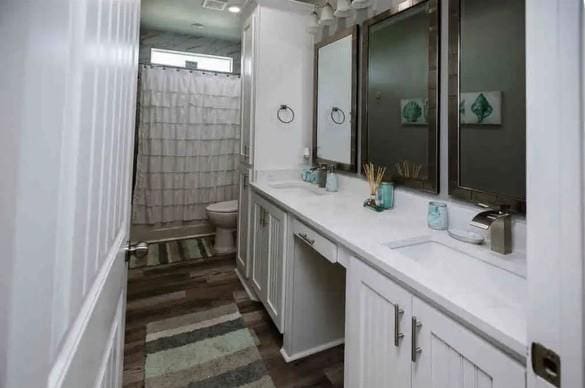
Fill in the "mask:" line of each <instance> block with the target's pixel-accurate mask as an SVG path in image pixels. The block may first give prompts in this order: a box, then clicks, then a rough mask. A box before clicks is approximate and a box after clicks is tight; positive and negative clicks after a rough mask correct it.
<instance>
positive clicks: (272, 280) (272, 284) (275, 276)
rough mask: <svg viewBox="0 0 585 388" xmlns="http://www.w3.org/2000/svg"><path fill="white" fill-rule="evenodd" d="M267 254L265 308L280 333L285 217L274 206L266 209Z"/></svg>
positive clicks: (282, 301)
mask: <svg viewBox="0 0 585 388" xmlns="http://www.w3.org/2000/svg"><path fill="white" fill-rule="evenodd" d="M268 212H269V213H268V225H267V228H268V253H267V264H268V268H267V275H268V285H267V288H266V307H267V310H268V313H269V314H270V315H271V316H272V320H273V321H274V324H275V325H276V327H277V328H278V329H279V330H280V331H281V332H282V328H283V325H282V321H283V317H282V312H283V303H284V300H283V288H284V285H283V280H282V279H283V270H284V258H285V256H286V255H285V241H286V215H285V213H284V212H283V211H281V210H280V209H277V208H275V207H274V206H269V207H268Z"/></svg>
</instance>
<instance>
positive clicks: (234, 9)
mask: <svg viewBox="0 0 585 388" xmlns="http://www.w3.org/2000/svg"><path fill="white" fill-rule="evenodd" d="M227 10H228V11H230V12H231V13H240V11H241V10H242V9H241V8H240V7H238V6H237V5H230V6H229V7H228V9H227Z"/></svg>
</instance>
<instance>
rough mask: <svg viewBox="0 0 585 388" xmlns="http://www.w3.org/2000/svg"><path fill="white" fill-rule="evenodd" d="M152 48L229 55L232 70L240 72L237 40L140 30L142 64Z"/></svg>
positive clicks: (239, 52) (145, 63) (239, 44)
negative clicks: (232, 63) (232, 66)
mask: <svg viewBox="0 0 585 388" xmlns="http://www.w3.org/2000/svg"><path fill="white" fill-rule="evenodd" d="M153 48H158V49H165V50H175V51H186V52H190V53H197V54H206V55H218V56H222V57H231V58H232V59H233V60H234V70H233V72H234V73H236V74H239V73H240V61H241V60H240V58H241V51H242V45H241V43H240V41H239V40H227V39H219V38H211V37H208V36H200V35H196V34H181V33H176V32H170V31H158V30H151V29H143V30H141V31H140V51H139V60H138V61H139V63H141V64H144V65H149V64H150V50H151V49H153Z"/></svg>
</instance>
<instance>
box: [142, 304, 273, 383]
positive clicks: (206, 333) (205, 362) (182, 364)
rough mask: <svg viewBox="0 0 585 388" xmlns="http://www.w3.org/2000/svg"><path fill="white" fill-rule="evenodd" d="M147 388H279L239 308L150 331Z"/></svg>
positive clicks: (194, 316) (162, 323)
mask: <svg viewBox="0 0 585 388" xmlns="http://www.w3.org/2000/svg"><path fill="white" fill-rule="evenodd" d="M145 349H146V362H145V371H144V373H145V376H144V377H145V383H146V384H145V386H146V388H178V387H189V388H220V387H221V388H231V387H245V388H274V383H273V382H272V379H271V378H270V376H269V375H268V371H267V370H266V367H265V365H264V362H263V361H262V359H261V357H260V353H259V352H258V349H257V347H256V341H255V337H253V336H252V334H251V332H250V330H248V329H247V328H246V327H245V325H244V322H243V320H242V317H241V315H240V312H239V311H238V308H237V307H236V305H235V304H233V303H232V304H228V305H224V306H220V307H216V308H214V309H211V310H205V311H202V312H198V313H192V314H187V315H182V316H179V317H173V318H169V319H165V320H163V321H157V322H151V323H149V324H148V325H147V326H146V347H145Z"/></svg>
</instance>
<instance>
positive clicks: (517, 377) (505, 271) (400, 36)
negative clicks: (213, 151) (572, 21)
mask: <svg viewBox="0 0 585 388" xmlns="http://www.w3.org/2000/svg"><path fill="white" fill-rule="evenodd" d="M469 1H471V0H469ZM469 1H467V0H466V1H464V2H463V3H462V4H464V9H463V11H465V12H461V15H462V16H461V17H462V18H463V19H461V20H460V19H458V17H459V16H458V15H460V14H459V8H457V7H459V5H458V4H459V3H457V2H450V3H449V6H450V7H451V8H452V9H451V11H452V13H451V20H450V26H451V27H452V28H458V25H457V23H458V22H459V21H460V22H461V23H463V24H465V26H464V27H465V28H468V29H469V28H470V24H469V23H472V22H477V20H478V19H476V18H473V17H468V16H466V15H468V14H469V13H470V12H471V11H473V10H474V8H472V7H471V5H472V3H473V1H471V3H469ZM441 4H442V3H440V2H437V1H434V0H415V1H406V2H403V3H397V4H395V5H394V6H392V7H390V9H388V10H387V11H384V12H381V13H379V14H377V15H374V16H373V17H371V18H370V19H367V20H366V21H365V22H364V23H363V24H361V26H360V27H359V28H358V27H353V28H348V29H344V30H342V31H337V32H336V33H334V34H331V35H330V36H328V37H322V39H321V41H320V42H318V43H316V44H315V46H314V57H315V63H314V74H313V79H314V90H313V96H314V98H313V103H314V107H313V112H312V115H313V136H312V144H310V145H311V146H312V147H311V148H312V150H313V153H312V161H313V164H315V165H316V164H319V163H327V164H331V165H335V166H337V167H338V168H339V169H340V170H343V171H345V172H354V173H359V171H360V168H359V166H360V165H361V162H373V163H375V164H376V165H378V166H382V167H385V168H386V169H385V172H386V174H385V175H384V179H385V180H387V181H389V180H391V181H392V182H394V183H396V184H397V186H401V187H398V188H397V190H396V192H395V196H394V202H395V206H394V208H393V209H391V210H386V211H383V212H376V211H373V210H371V209H369V208H366V207H364V206H363V203H364V200H365V199H367V198H368V194H370V191H369V190H368V186H367V183H366V182H365V180H363V179H362V178H361V177H359V176H357V175H342V176H340V181H339V186H340V190H339V192H327V191H325V190H324V189H319V188H317V186H316V185H312V184H309V183H306V182H303V181H301V179H300V176H301V170H302V166H301V156H302V155H303V152H302V149H303V148H304V147H303V145H306V144H307V142H303V138H302V135H303V133H305V135H306V134H307V128H308V127H303V126H302V125H301V126H300V127H294V124H293V126H289V124H286V123H284V124H283V123H282V121H281V122H280V123H278V122H276V121H275V118H279V119H280V116H279V114H280V113H279V114H275V112H270V111H269V110H270V109H274V107H275V102H279V103H280V101H276V100H278V99H280V97H281V96H280V95H279V96H278V98H277V99H274V98H272V99H268V98H266V97H269V96H268V95H265V96H262V95H258V94H256V95H254V94H252V95H251V97H250V101H251V108H250V107H246V78H245V77H246V68H245V66H244V70H243V72H244V73H243V77H244V81H243V84H242V85H243V87H244V91H243V96H244V101H243V104H244V105H243V112H244V114H243V120H244V122H243V125H244V127H246V126H249V128H248V129H245V130H244V131H243V136H244V139H243V140H242V163H244V164H245V168H243V169H242V177H241V190H240V228H239V251H238V259H237V263H238V265H237V273H238V276H239V277H240V279H241V281H242V284H243V285H244V286H245V287H246V289H247V290H248V292H249V293H250V295H251V296H252V297H253V298H257V299H258V300H260V301H261V302H262V303H263V304H264V306H265V308H266V310H267V311H268V313H269V315H270V316H271V317H272V319H273V321H274V324H275V325H276V327H277V328H278V329H279V331H280V332H281V333H282V334H283V346H282V349H281V354H282V356H283V358H284V359H285V360H286V361H287V362H291V361H294V360H297V359H301V358H304V357H307V356H309V355H311V354H314V353H317V352H320V351H323V350H325V349H328V348H331V347H334V346H337V345H340V344H343V343H345V369H344V370H345V372H344V373H345V386H347V387H350V388H354V387H364V388H371V387H382V386H387V385H388V382H392V383H393V384H392V385H391V386H392V387H399V388H407V387H417V388H428V387H449V388H451V387H465V388H467V387H474V388H476V387H494V388H520V387H525V386H526V361H527V354H528V350H527V349H528V345H527V329H526V305H527V290H526V288H527V284H526V283H527V282H526V255H525V240H526V223H525V221H524V219H523V218H522V217H514V219H513V221H512V230H511V231H510V230H507V232H511V235H512V236H514V238H513V240H512V253H511V254H507V255H502V254H499V253H496V252H493V251H491V250H490V248H489V244H484V245H472V244H468V243H464V242H461V241H458V240H455V239H454V238H451V237H450V236H449V234H448V232H447V231H435V230H432V229H430V228H429V227H428V226H427V220H426V214H427V206H428V202H429V201H431V200H436V198H437V197H436V194H438V193H439V192H440V190H439V187H440V185H439V183H440V182H439V180H440V175H443V176H447V175H448V176H449V194H451V195H452V196H453V197H454V198H458V199H459V200H455V199H454V198H448V199H446V198H445V197H446V196H447V193H446V192H445V191H444V189H443V192H441V193H442V194H443V198H442V199H443V200H446V201H447V202H448V212H449V221H450V222H449V223H450V226H451V227H454V228H456V229H461V230H464V231H465V230H467V228H468V226H469V223H470V221H471V220H472V219H473V218H474V216H475V215H476V214H477V213H478V212H479V210H478V208H477V207H476V203H477V202H480V201H481V202H484V203H486V204H488V205H491V206H493V207H497V205H502V208H501V209H505V208H504V206H506V207H507V208H508V209H510V208H512V209H514V210H516V211H519V212H521V211H522V210H523V208H524V201H523V198H522V195H523V193H513V195H505V193H504V191H506V190H507V187H505V185H502V186H498V185H493V186H482V182H479V183H478V184H477V185H476V186H473V185H470V184H468V183H467V182H468V178H469V176H473V177H479V176H480V175H489V174H495V173H496V171H497V170H496V169H495V168H493V167H492V168H491V170H489V174H486V173H485V171H486V170H485V169H482V168H481V166H478V165H477V163H476V164H472V163H471V162H469V161H468V160H462V161H458V163H459V162H461V163H460V165H455V166H452V165H449V166H448V167H449V171H447V166H445V170H444V173H443V174H440V171H441V167H440V165H439V164H440V163H439V162H440V159H439V144H440V143H441V142H440V141H439V140H440V137H441V136H443V137H445V136H446V132H444V133H443V135H441V133H440V131H439V116H440V115H439V109H440V106H439V105H440V104H439V101H440V100H441V93H447V91H446V90H440V89H441V88H440V87H439V85H440V83H439V82H440V80H439V66H438V64H439V60H440V55H441V52H440V50H439V38H440V35H439V33H440V31H441V28H439V23H440V20H441V18H440V15H439V12H440V7H442V12H445V11H446V10H447V8H445V7H444V6H443V5H441ZM473 4H475V3H473ZM267 12H272V11H269V10H268V9H266V7H265V5H263V2H262V1H260V2H259V5H258V7H257V8H256V10H255V11H254V13H252V15H251V16H250V19H249V22H248V23H247V24H246V25H245V26H244V39H243V41H244V58H248V56H247V54H246V50H247V49H246V47H247V46H246V43H245V42H246V39H247V38H246V37H247V36H248V35H246V34H251V35H250V36H249V40H250V42H251V44H252V46H254V47H256V49H253V50H252V52H251V54H250V55H249V57H250V58H251V59H252V60H253V61H255V62H256V65H254V66H252V67H251V69H252V70H251V73H250V77H251V79H252V80H253V84H254V85H257V84H258V82H259V80H258V79H257V77H256V76H257V75H258V74H261V73H262V72H261V71H259V70H260V69H269V64H268V62H266V61H264V60H260V59H261V55H262V53H266V52H267V51H266V50H263V49H260V50H258V47H260V48H262V47H264V46H265V45H266V47H269V46H270V45H269V44H268V43H269V42H265V41H263V40H262V39H260V38H258V37H257V36H256V34H254V33H253V32H252V33H250V32H249V31H252V30H254V29H258V28H262V29H264V30H265V31H266V30H267V29H269V28H276V24H274V23H269V24H266V25H263V24H262V23H267V22H266V19H265V18H262V17H261V15H263V14H264V13H267ZM454 15H455V16H457V17H455V16H454ZM472 15H473V13H472ZM482 15H483V14H482ZM282 22H283V23H285V18H284V17H283V18H282ZM259 23H260V24H259ZM472 27H473V26H472ZM443 28H444V27H443ZM250 29H251V30H250ZM290 39H291V42H293V43H295V42H296V43H295V44H296V47H297V48H299V49H300V48H301V46H302V45H303V42H298V41H295V39H297V38H294V39H293V38H290ZM360 40H361V42H362V46H359V45H358V44H357V42H358V41H360ZM450 43H452V46H453V47H451V49H450V50H451V51H452V52H455V50H459V46H457V45H455V43H454V42H450ZM519 44H522V42H519ZM249 46H250V45H248V47H249ZM357 47H363V50H361V54H360V55H362V58H361V61H360V62H359V66H358V61H357V56H358V53H357V51H358V50H357ZM397 53H404V55H402V54H400V55H397ZM443 54H445V52H443ZM283 55H284V53H283ZM453 57H454V58H456V57H457V56H453ZM449 59H450V60H453V59H452V58H451V57H450V58H449ZM294 61H298V59H295V58H291V63H293V62H294ZM244 62H246V59H244ZM267 66H268V67H267ZM358 67H359V69H360V70H359V71H360V74H359V76H357V73H356V68H358ZM451 67H452V68H454V67H456V66H455V65H453V66H451ZM462 74H463V73H462ZM456 76H457V77H458V76H459V75H457V74H453V77H454V78H453V79H456V78H455V77H456ZM356 77H357V78H356ZM466 77H467V76H466ZM469 77H470V76H469ZM469 77H467V78H465V80H468V78H469ZM301 78H302V77H301ZM286 79H287V80H291V79H293V78H290V77H286ZM305 80H306V78H305ZM480 81H481V80H480ZM466 82H468V81H466ZM466 82H463V85H464V86H465V87H466V88H467V89H465V90H464V91H462V92H461V93H459V91H458V90H456V91H455V90H450V91H449V98H448V102H449V104H450V105H449V107H450V108H449V109H451V108H452V106H459V104H460V102H464V101H463V100H464V98H471V97H474V98H475V99H479V100H481V101H483V99H487V100H489V99H492V100H490V101H492V102H493V107H491V108H490V109H491V110H490V109H488V108H486V106H485V102H484V104H483V105H482V104H479V103H476V104H471V105H472V106H470V109H472V111H474V112H475V111H478V112H479V111H481V112H480V113H482V115H483V116H485V117H483V116H482V119H481V120H480V121H481V122H476V121H477V120H475V119H474V118H473V117H472V116H469V117H467V116H462V117H461V118H458V117H457V112H455V114H452V115H451V117H450V118H449V123H450V124H452V130H451V132H452V136H450V137H449V139H448V140H449V141H450V142H451V141H452V140H453V139H455V140H457V139H464V140H466V139H467V137H466V136H468V135H469V134H470V133H471V134H474V135H475V136H492V137H494V138H496V137H497V136H501V135H502V134H503V133H504V131H501V130H500V129H501V128H502V121H501V117H489V118H488V116H489V115H490V114H491V113H494V112H495V113H497V114H499V113H500V112H503V111H504V110H503V109H502V110H501V111H500V110H499V108H500V106H499V105H498V104H499V103H501V101H500V99H498V97H499V96H500V95H501V93H499V92H497V91H498V90H499V89H496V88H498V87H499V86H498V85H497V84H492V83H490V84H486V85H483V84H481V83H480V84H477V85H476V84H474V85H473V87H472V86H469V87H467V84H466ZM300 84H302V81H301V82H300ZM358 84H359V86H358ZM271 85H279V84H278V83H277V82H275V83H273V84H271ZM397 85H398V86H397ZM454 85H455V83H454ZM264 86H266V84H264ZM452 86H453V85H451V84H449V87H452ZM469 88H471V89H473V90H471V89H469ZM486 88H487V89H486ZM260 89H262V90H264V89H265V88H258V90H260ZM359 89H361V94H362V96H364V98H363V99H361V101H362V103H363V106H362V107H361V109H360V112H359V113H360V117H357V114H358V112H357V101H356V96H357V95H358V90H359ZM468 89H469V90H468ZM476 89H477V90H480V91H483V92H480V93H479V95H476V94H478V93H475V92H476V91H477V90H476ZM516 89H517V87H516ZM516 89H514V91H516ZM274 90H275V93H277V94H278V93H280V94H282V98H283V99H286V98H290V97H292V98H297V97H299V96H302V91H299V93H297V92H294V93H289V94H287V91H284V90H280V89H279V88H276V87H275V89H274ZM291 90H292V89H291ZM485 90H487V91H485ZM492 90H496V92H493V93H492V92H491V91H492ZM502 90H503V89H502ZM472 92H473V93H475V94H473V93H472ZM505 93H506V95H508V96H512V95H514V94H513V93H511V92H510V91H505ZM480 95H482V96H483V97H481V96H480ZM460 100H461V101H460ZM481 101H480V102H481ZM283 102H284V101H283ZM488 102H489V101H488ZM298 103H299V104H300V102H298ZM520 103H521V102H520ZM478 107H479V108H482V109H479V108H478ZM250 109H251V110H252V111H254V112H255V113H254V114H252V115H248V113H246V112H248V111H249V110H250ZM443 109H444V110H447V106H446V104H444V106H443ZM451 110H452V109H451ZM451 110H450V112H451ZM267 112H268V113H270V114H268V113H267ZM306 113H307V112H305V115H302V112H301V114H300V115H298V116H297V119H301V118H302V117H304V118H306V117H307V114H306ZM516 113H518V112H516ZM520 113H521V112H520ZM520 113H518V116H521V115H520ZM444 114H445V112H442V113H441V116H444ZM461 114H462V115H463V113H461ZM474 120H475V121H474ZM519 120H520V121H521V117H520V118H519ZM358 122H359V123H361V124H360V128H359V129H358V128H357V123H358ZM295 123H296V122H295ZM301 124H302V123H301ZM295 129H298V132H296V130H295ZM523 130H524V129H523V127H520V126H519V127H518V131H519V132H522V131H523ZM303 131H304V132H303ZM277 136H280V137H278V138H277ZM295 136H296V137H295ZM358 138H359V139H361V142H360V143H361V148H360V150H358V141H357V139H358ZM517 140H518V141H519V142H520V141H521V140H522V136H521V133H520V134H519V135H518V137H517ZM474 144H475V143H474ZM472 145H473V144H472ZM517 146H518V147H523V145H521V144H520V145H517ZM450 147H451V148H450V149H449V152H459V151H461V152H462V155H468V154H469V153H470V151H469V150H467V151H465V152H467V153H465V152H464V150H463V148H465V147H469V142H468V143H464V142H461V144H459V143H457V144H455V143H453V144H450ZM358 151H359V152H358ZM358 153H359V155H358ZM492 153H493V152H492ZM358 156H359V158H358ZM359 159H361V160H359ZM450 160H451V159H450ZM494 163H495V162H494ZM470 166H471V167H470ZM473 166H474V167H473ZM474 168H475V169H474ZM461 171H463V172H465V174H463V175H462V173H461ZM305 172H306V171H305ZM517 176H518V180H522V179H523V178H522V171H520V172H519V173H518V174H517ZM462 177H463V178H465V179H460V178H462ZM507 178H509V177H507ZM444 187H445V186H444ZM416 190H418V191H419V192H417V191H416ZM498 191H501V192H498ZM463 201H468V202H474V204H466V203H464V202H463ZM501 214H504V213H501ZM498 215H500V213H498ZM506 216H509V218H508V219H507V220H508V221H509V220H510V219H511V216H510V215H509V214H507V213H506ZM478 232H480V233H481V234H483V236H484V237H488V233H486V232H485V231H479V230H478ZM507 251H508V250H506V252H507Z"/></svg>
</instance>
